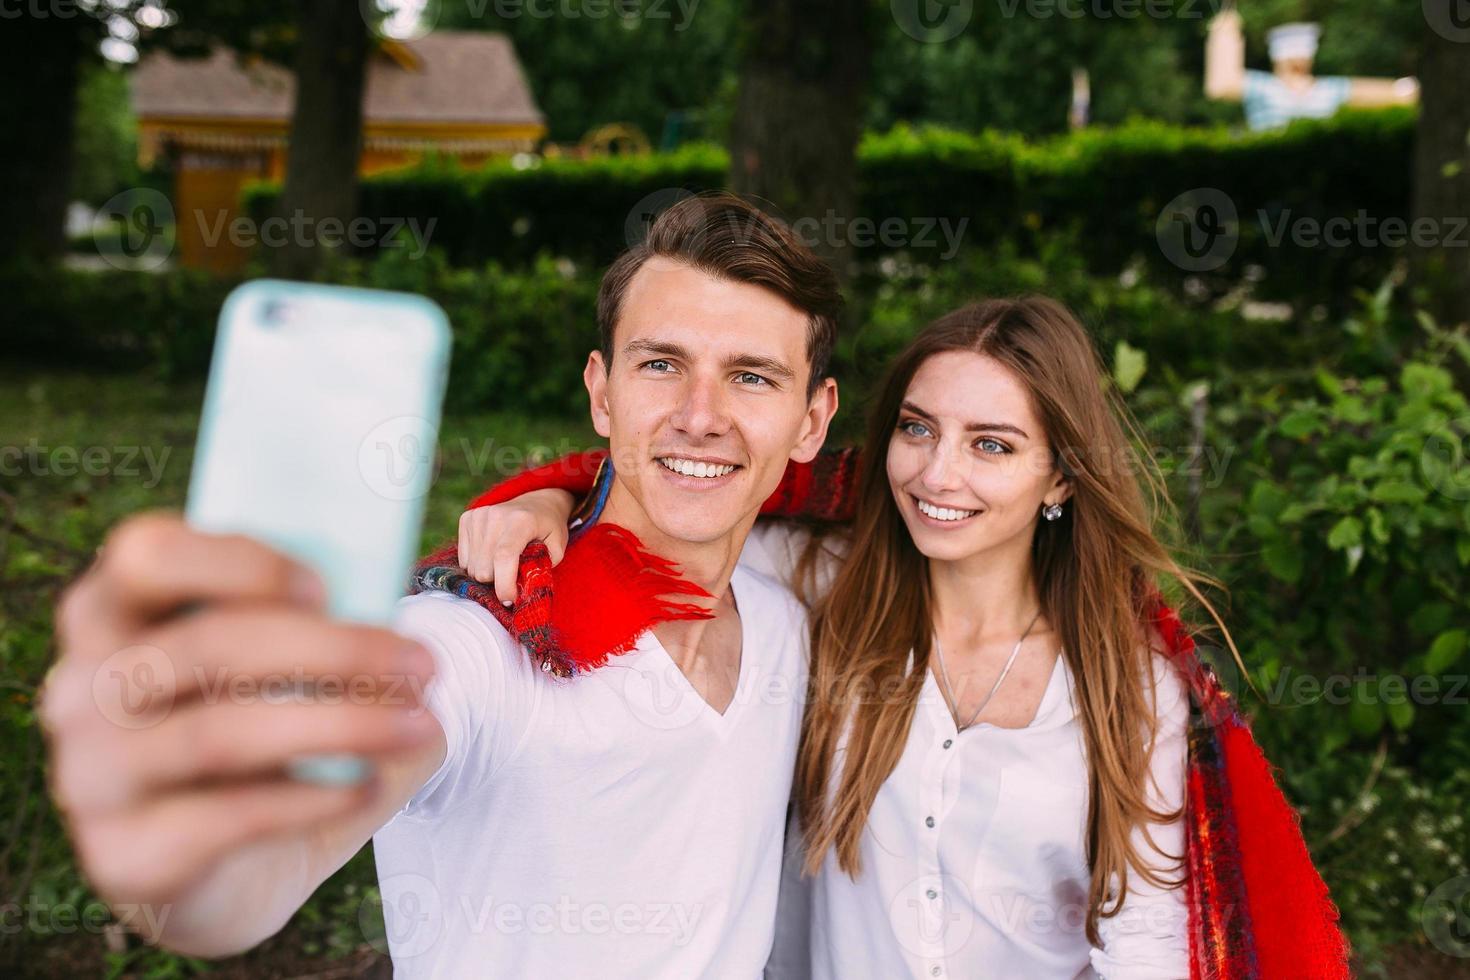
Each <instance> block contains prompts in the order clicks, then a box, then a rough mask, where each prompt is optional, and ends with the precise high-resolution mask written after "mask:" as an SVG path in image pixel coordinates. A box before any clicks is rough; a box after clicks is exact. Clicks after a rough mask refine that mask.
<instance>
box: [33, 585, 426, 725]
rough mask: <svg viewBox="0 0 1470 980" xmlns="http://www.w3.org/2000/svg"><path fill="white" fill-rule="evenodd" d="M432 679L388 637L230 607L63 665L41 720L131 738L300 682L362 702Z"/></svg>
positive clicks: (419, 653)
mask: <svg viewBox="0 0 1470 980" xmlns="http://www.w3.org/2000/svg"><path fill="white" fill-rule="evenodd" d="M433 670H434V661H433V656H432V655H431V654H430V653H429V652H428V651H427V650H426V649H424V648H423V647H422V646H421V645H420V644H418V643H416V642H414V641H412V640H410V639H407V638H405V637H402V636H399V635H398V634H396V633H393V632H390V631H389V630H385V629H380V628H377V627H370V626H361V625H355V624H347V623H338V622H334V621H332V620H329V619H327V618H326V617H325V616H323V615H321V614H318V613H311V612H306V611H304V610H299V609H291V608H289V607H282V606H263V605H256V604H234V605H231V606H228V607H226V606H219V607H214V608H210V609H205V610H201V611H200V612H198V613H196V614H194V615H192V616H186V617H183V618H178V619H173V620H170V621H168V622H166V623H164V624H162V625H160V626H158V627H156V628H155V629H153V630H151V631H147V632H144V633H141V634H139V635H138V636H136V637H135V638H134V639H133V640H132V642H131V643H130V644H129V645H128V646H126V647H123V648H121V649H119V650H116V651H114V652H113V653H112V654H111V655H109V656H107V657H105V658H102V659H100V660H99V659H97V658H95V657H84V658H68V659H65V660H63V661H62V662H61V663H60V664H59V665H58V666H57V667H56V668H55V670H54V672H53V673H52V674H51V675H50V676H49V677H48V678H47V682H46V690H45V695H44V697H43V699H42V721H43V723H44V724H45V725H46V726H47V727H48V728H50V729H52V730H57V729H61V728H64V727H67V726H69V725H79V726H82V727H92V726H95V725H97V724H104V723H111V724H112V725H114V726H117V727H119V728H122V729H127V730H137V729H141V728H146V727H152V726H153V725H154V724H157V722H158V721H159V720H160V719H161V718H162V717H165V716H166V715H167V714H168V713H169V712H171V711H173V710H176V709H177V708H178V707H179V706H180V705H181V704H183V703H185V702H187V701H189V700H191V699H195V698H199V697H204V698H206V699H211V700H216V701H217V700H222V699H224V698H228V697H231V696H236V695H238V694H239V693H241V692H245V693H249V692H253V691H258V690H260V689H262V688H263V687H264V686H273V687H276V688H281V687H283V686H285V685H290V684H300V683H312V684H315V685H317V686H319V687H322V688H324V689H326V690H328V691H332V690H346V689H351V690H352V691H354V692H356V693H357V695H358V696H367V695H368V694H369V693H371V692H374V691H378V690H382V689H383V688H385V687H387V686H389V685H393V684H398V685H403V684H412V685H415V686H417V687H418V688H420V689H421V688H422V687H423V686H424V685H426V684H427V682H428V679H429V677H430V676H432V674H433Z"/></svg>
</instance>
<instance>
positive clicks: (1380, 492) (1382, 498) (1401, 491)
mask: <svg viewBox="0 0 1470 980" xmlns="http://www.w3.org/2000/svg"><path fill="white" fill-rule="evenodd" d="M1368 496H1370V497H1372V498H1373V499H1374V500H1377V501H1379V502H1380V503H1385V504H1417V503H1422V502H1423V501H1424V499H1425V497H1427V496H1428V495H1427V494H1426V493H1425V492H1424V488H1423V487H1420V486H1418V485H1417V484H1413V483H1409V482H1407V481H1405V480H1384V481H1383V482H1382V483H1379V484H1377V485H1376V486H1374V487H1373V489H1372V491H1371V492H1370V493H1369V494H1368Z"/></svg>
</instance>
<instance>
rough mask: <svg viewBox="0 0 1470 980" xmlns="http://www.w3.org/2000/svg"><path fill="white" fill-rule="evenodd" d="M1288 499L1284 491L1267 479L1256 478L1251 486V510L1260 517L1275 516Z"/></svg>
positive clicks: (1289, 499)
mask: <svg viewBox="0 0 1470 980" xmlns="http://www.w3.org/2000/svg"><path fill="white" fill-rule="evenodd" d="M1290 501H1291V498H1290V497H1288V496H1287V494H1286V491H1285V490H1282V489H1281V488H1280V487H1278V486H1276V484H1274V483H1272V482H1271V481H1269V480H1257V481H1256V482H1255V485H1254V486H1252V487H1251V499H1250V507H1251V510H1252V511H1253V512H1254V513H1256V514H1259V515H1261V516H1262V517H1266V518H1273V517H1276V516H1277V515H1278V514H1280V513H1281V510H1282V508H1284V507H1285V506H1286V505H1287V504H1288V503H1289V502H1290Z"/></svg>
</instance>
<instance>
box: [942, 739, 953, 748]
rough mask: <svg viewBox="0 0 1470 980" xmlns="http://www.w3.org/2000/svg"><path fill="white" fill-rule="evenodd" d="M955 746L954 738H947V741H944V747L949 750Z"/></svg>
mask: <svg viewBox="0 0 1470 980" xmlns="http://www.w3.org/2000/svg"><path fill="white" fill-rule="evenodd" d="M953 744H954V739H952V738H947V739H945V740H944V747H945V748H949V747H950V746H951V745H953Z"/></svg>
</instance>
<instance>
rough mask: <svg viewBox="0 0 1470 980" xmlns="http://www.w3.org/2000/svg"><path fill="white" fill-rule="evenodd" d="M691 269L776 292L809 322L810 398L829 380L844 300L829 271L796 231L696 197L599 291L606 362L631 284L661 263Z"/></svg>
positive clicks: (656, 226)
mask: <svg viewBox="0 0 1470 980" xmlns="http://www.w3.org/2000/svg"><path fill="white" fill-rule="evenodd" d="M656 255H657V256H662V257H664V258H671V259H676V260H678V261H680V262H686V263H688V264H689V265H691V266H693V267H694V268H696V269H698V270H699V271H701V272H704V273H706V274H708V275H711V276H714V277H715V278H717V279H726V280H730V281H733V282H746V283H750V284H752V285H755V286H761V287H763V288H765V289H769V290H770V291H771V292H773V293H775V294H776V295H778V296H780V297H781V298H782V299H784V300H786V302H788V303H790V304H791V305H792V306H794V307H796V308H797V309H798V310H801V311H802V312H803V313H805V314H806V315H807V331H806V352H807V360H808V362H810V364H811V376H810V378H809V379H808V381H807V397H808V398H810V397H811V395H812V394H813V393H814V392H815V391H816V390H817V385H818V384H819V383H820V382H821V380H822V379H823V378H825V377H826V376H827V365H828V362H829V361H830V360H831V358H832V347H833V345H834V344H835V343H836V342H837V321H838V319H839V318H840V317H841V315H842V292H841V290H840V289H839V288H838V285H837V276H836V274H835V273H833V271H832V269H831V267H830V266H828V265H827V263H826V262H823V261H822V260H821V259H820V258H818V257H817V255H816V253H814V252H813V251H812V250H811V249H810V248H808V247H807V246H806V245H805V244H803V243H802V241H801V240H800V239H799V238H797V237H796V235H794V234H793V233H792V232H791V230H790V229H789V228H787V227H786V226H785V225H783V224H782V223H780V222H779V221H777V220H776V219H775V218H773V217H771V216H770V215H768V214H766V213H765V212H764V211H761V210H760V209H759V208H757V207H755V206H754V205H752V204H750V203H748V202H747V201H745V200H743V199H742V198H739V197H736V196H735V195H734V194H727V193H710V194H700V195H691V196H689V197H686V198H684V199H682V200H680V201H678V202H677V203H675V204H673V205H672V206H670V207H669V208H668V209H667V210H665V211H664V212H663V213H661V214H660V215H659V216H658V217H657V218H656V219H655V220H654V222H653V224H652V226H650V228H649V230H648V237H647V238H645V239H644V240H643V241H642V242H640V243H638V244H637V245H634V246H633V247H632V248H630V249H628V250H627V251H626V252H624V253H623V254H622V255H620V256H618V258H617V261H615V262H613V264H612V266H611V267H609V268H608V270H607V272H606V274H604V275H603V277H602V285H601V286H600V287H599V289H598V291H597V329H598V332H599V334H600V336H601V341H600V342H601V347H602V357H603V361H604V363H605V364H607V365H608V367H609V368H611V366H612V356H613V332H614V329H615V328H616V326H617V321H618V316H619V314H620V312H621V310H622V305H623V296H624V295H625V294H626V293H627V291H628V284H629V283H631V282H632V281H633V277H634V276H635V275H637V274H638V270H639V269H641V268H643V263H645V262H647V261H648V260H649V259H650V258H652V257H654V256H656Z"/></svg>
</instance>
